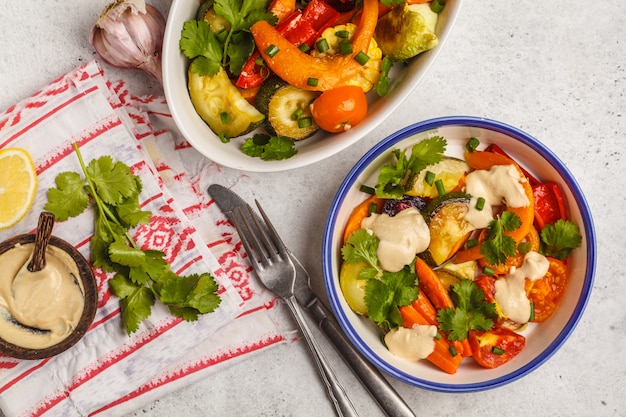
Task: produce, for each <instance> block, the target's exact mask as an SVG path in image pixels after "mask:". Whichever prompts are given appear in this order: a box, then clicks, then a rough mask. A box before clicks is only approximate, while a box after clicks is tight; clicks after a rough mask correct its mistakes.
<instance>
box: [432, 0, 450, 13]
mask: <svg viewBox="0 0 626 417" xmlns="http://www.w3.org/2000/svg"><path fill="white" fill-rule="evenodd" d="M445 5H446V0H433V2H432V3H430V10H432V11H433V13H441V11H442V10H443V7H444V6H445Z"/></svg>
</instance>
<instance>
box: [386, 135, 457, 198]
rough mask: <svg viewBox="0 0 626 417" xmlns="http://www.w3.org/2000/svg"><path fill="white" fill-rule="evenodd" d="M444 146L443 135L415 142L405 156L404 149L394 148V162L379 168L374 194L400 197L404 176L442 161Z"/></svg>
mask: <svg viewBox="0 0 626 417" xmlns="http://www.w3.org/2000/svg"><path fill="white" fill-rule="evenodd" d="M446 146H447V142H446V140H445V139H444V138H443V137H441V136H433V137H431V138H428V139H424V140H423V141H421V142H418V143H417V144H415V145H414V146H413V148H412V149H411V155H410V156H407V154H406V152H405V151H402V150H400V149H394V150H393V155H394V156H395V157H396V163H391V164H386V165H383V166H382V167H381V168H380V173H379V174H378V182H377V184H376V195H377V196H378V197H381V198H397V199H401V198H402V197H403V196H404V194H405V192H406V189H405V185H406V184H405V181H406V178H408V177H409V176H414V175H417V174H419V173H420V172H421V171H422V170H423V169H425V168H426V167H427V166H429V165H433V164H436V163H437V162H440V161H442V160H443V157H444V156H443V155H444V152H445V151H446Z"/></svg>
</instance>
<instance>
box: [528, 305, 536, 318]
mask: <svg viewBox="0 0 626 417" xmlns="http://www.w3.org/2000/svg"><path fill="white" fill-rule="evenodd" d="M528 321H535V303H534V302H533V303H530V317H529V318H528Z"/></svg>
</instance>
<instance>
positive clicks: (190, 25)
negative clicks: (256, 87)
mask: <svg viewBox="0 0 626 417" xmlns="http://www.w3.org/2000/svg"><path fill="white" fill-rule="evenodd" d="M267 6H268V1H267V0H245V1H244V0H215V3H214V5H213V10H214V11H215V13H217V14H218V15H219V16H221V17H223V18H224V19H226V21H227V22H228V23H229V24H230V28H228V29H223V30H221V31H218V32H215V31H214V30H213V28H211V25H210V24H209V23H207V22H206V21H205V20H203V19H201V20H195V19H193V20H189V21H187V22H185V23H184V24H183V30H182V33H181V39H180V42H179V46H180V49H181V51H182V52H183V54H185V56H186V57H187V58H189V59H193V61H192V63H191V67H190V69H191V71H193V72H195V73H198V74H200V75H203V76H204V75H209V76H211V75H215V74H217V73H218V72H219V70H220V68H225V69H226V68H228V70H229V71H230V73H231V74H233V75H235V76H236V75H239V74H240V73H241V69H242V67H243V65H244V64H245V63H246V61H247V60H248V58H249V57H250V55H251V54H252V52H253V51H254V47H255V44H254V38H253V37H252V34H251V33H250V27H251V26H252V25H253V24H254V23H256V22H258V21H259V20H266V21H268V22H269V23H271V24H275V23H276V21H277V18H276V16H274V15H273V14H272V13H270V12H268V11H267Z"/></svg>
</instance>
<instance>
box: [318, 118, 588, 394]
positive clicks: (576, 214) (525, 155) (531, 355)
mask: <svg viewBox="0 0 626 417" xmlns="http://www.w3.org/2000/svg"><path fill="white" fill-rule="evenodd" d="M434 135H440V136H443V137H444V138H445V139H446V140H447V142H448V146H447V150H446V155H450V156H457V157H462V155H463V151H464V146H465V143H466V142H467V139H468V138H470V137H476V138H478V139H479V140H480V142H481V146H487V145H488V144H491V143H495V144H497V145H498V146H500V147H501V148H503V149H504V151H505V152H506V153H507V154H509V155H510V156H511V157H512V158H513V159H514V160H516V161H517V162H518V163H519V164H520V165H521V166H523V167H524V168H526V169H527V170H528V171H529V172H530V173H531V174H533V175H534V176H535V177H536V178H538V179H539V180H540V181H555V182H557V183H558V184H560V185H561V188H562V191H563V194H564V198H565V200H566V203H567V206H568V209H569V218H570V220H572V221H574V222H576V223H577V224H578V226H579V228H580V232H581V235H582V244H581V246H580V247H578V248H577V249H575V250H574V251H572V253H571V254H570V257H569V260H568V268H569V282H568V284H567V288H566V290H565V294H564V296H563V298H562V300H561V301H560V304H559V307H558V308H557V310H556V311H555V313H554V315H553V316H552V317H550V318H549V319H548V320H546V321H545V322H543V323H530V324H529V327H528V328H527V329H526V330H525V331H524V332H523V334H524V336H525V337H526V346H525V347H524V349H523V350H522V352H521V353H519V354H518V355H517V356H516V357H515V358H514V359H512V360H511V361H510V362H508V363H506V364H504V365H502V366H500V367H498V368H495V369H485V368H482V367H480V366H478V365H476V364H475V363H474V361H473V360H471V359H465V360H464V361H463V362H462V363H461V365H460V367H459V369H458V370H457V372H456V374H454V375H449V374H447V373H445V372H443V371H441V370H439V369H438V368H436V367H434V366H433V365H431V364H430V363H429V362H428V361H425V360H422V361H417V362H409V361H406V360H403V359H400V358H398V357H395V356H393V355H392V354H391V353H390V352H389V351H388V350H387V349H386V348H385V346H383V344H382V343H381V339H380V337H381V334H380V332H379V331H378V329H377V328H376V326H375V325H374V323H373V322H372V321H371V320H369V319H367V318H364V317H362V316H360V315H357V314H355V313H354V312H353V311H352V310H351V309H350V307H349V306H348V304H347V303H346V301H345V299H344V297H343V295H342V292H341V288H340V286H339V270H340V267H341V246H342V237H343V229H344V227H345V225H346V222H347V220H348V217H349V216H350V213H351V212H352V209H353V208H354V207H355V206H357V205H358V204H359V203H360V202H361V201H363V200H364V199H365V198H367V194H365V193H364V192H362V191H360V190H359V187H360V186H361V185H362V184H365V185H369V186H373V185H375V184H376V178H377V176H378V170H379V168H380V167H381V166H382V165H383V164H385V163H390V162H392V159H391V158H390V151H391V150H392V149H395V148H400V149H407V148H410V147H411V146H412V145H413V144H415V143H417V142H419V141H421V140H423V139H425V138H428V137H431V136H434ZM322 259H323V271H324V281H325V285H326V289H327V293H328V297H329V300H330V303H331V306H332V309H333V311H334V313H335V315H336V317H337V319H338V321H339V323H340V325H341V327H342V328H343V330H344V331H345V332H346V334H347V336H348V337H349V338H350V340H351V341H352V342H353V343H354V345H355V346H356V347H357V348H358V349H359V350H360V351H361V353H363V355H364V356H365V357H366V358H367V359H368V360H370V361H371V362H372V363H374V365H376V366H377V367H378V368H380V369H381V370H382V371H384V372H386V373H387V374H389V375H391V376H393V377H395V378H397V379H399V380H401V381H404V382H406V383H408V384H411V385H414V386H416V387H420V388H425V389H429V390H433V391H440V392H452V393H458V392H475V391H482V390H487V389H491V388H496V387H499V386H502V385H505V384H507V383H510V382H512V381H515V380H516V379H519V378H521V377H523V376H524V375H527V374H529V373H530V372H532V371H533V370H535V369H537V367H539V366H540V365H541V364H543V363H544V362H545V361H547V360H548V359H549V358H550V357H551V356H552V355H553V354H554V353H555V352H556V351H557V350H558V349H559V348H560V347H561V346H562V345H563V343H565V341H566V340H567V338H568V337H569V336H570V334H571V333H572V332H573V331H574V328H575V327H576V325H577V323H578V321H579V320H580V318H581V316H582V314H583V312H584V310H585V306H586V304H587V301H588V299H589V296H590V293H591V288H592V285H593V278H594V271H595V264H596V240H595V232H594V227H593V220H592V216H591V213H590V210H589V207H588V205H587V202H586V200H585V196H584V195H583V192H582V191H581V189H580V187H579V185H578V183H577V182H576V179H575V178H574V177H573V176H572V174H571V173H570V171H569V170H568V169H567V167H566V166H565V164H564V163H563V162H562V161H561V160H560V159H559V158H558V157H557V156H556V155H555V154H554V153H553V152H552V151H550V149H548V148H547V147H546V146H545V145H543V144H542V143H541V142H540V141H538V140H537V139H535V138H534V137H532V136H531V135H529V134H528V133H525V132H523V131H521V130H519V129H517V128H515V127H512V126H509V125H507V124H504V123H501V122H497V121H494V120H488V119H484V118H476V117H443V118H437V119H431V120H426V121H423V122H419V123H416V124H413V125H411V126H408V127H406V128H404V129H401V130H399V131H397V132H395V133H393V134H392V135H390V136H389V137H387V138H385V139H384V140H382V141H381V142H379V143H378V144H377V145H375V146H374V147H373V148H372V149H371V150H369V151H368V152H367V153H366V154H365V155H364V156H363V157H362V158H361V159H360V160H359V161H358V162H357V164H356V165H355V166H354V167H353V168H352V170H351V171H350V172H349V173H348V175H347V176H346V178H345V180H344V181H343V182H342V184H341V186H340V187H339V190H338V191H337V194H336V196H335V198H334V200H333V203H332V206H331V208H330V212H329V215H328V219H327V223H326V227H325V231H324V239H323V253H322Z"/></svg>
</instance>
